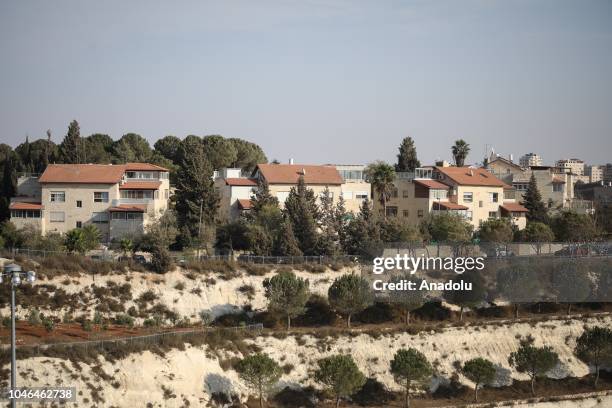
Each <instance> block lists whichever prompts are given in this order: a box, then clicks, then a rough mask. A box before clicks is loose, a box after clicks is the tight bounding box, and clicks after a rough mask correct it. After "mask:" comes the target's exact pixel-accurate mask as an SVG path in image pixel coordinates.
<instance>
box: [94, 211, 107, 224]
mask: <svg viewBox="0 0 612 408" xmlns="http://www.w3.org/2000/svg"><path fill="white" fill-rule="evenodd" d="M91 222H93V223H94V224H108V213H107V212H95V213H92V214H91Z"/></svg>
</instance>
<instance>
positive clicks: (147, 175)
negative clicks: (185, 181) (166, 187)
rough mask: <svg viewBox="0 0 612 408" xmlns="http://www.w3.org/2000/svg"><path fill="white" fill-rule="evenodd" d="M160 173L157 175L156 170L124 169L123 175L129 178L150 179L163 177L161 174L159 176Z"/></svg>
mask: <svg viewBox="0 0 612 408" xmlns="http://www.w3.org/2000/svg"><path fill="white" fill-rule="evenodd" d="M162 174H164V173H161V174H159V175H158V172H156V171H126V172H125V177H126V178H129V179H145V180H152V179H157V178H163V176H161V175H162ZM166 174H167V173H166ZM160 176H161V177H160Z"/></svg>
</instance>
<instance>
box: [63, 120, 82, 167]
mask: <svg viewBox="0 0 612 408" xmlns="http://www.w3.org/2000/svg"><path fill="white" fill-rule="evenodd" d="M80 148H81V131H80V129H79V122H77V121H76V120H73V121H72V122H70V126H68V133H67V134H66V137H64V140H63V141H62V144H61V145H60V157H61V160H62V162H64V163H67V164H78V163H80V159H81V155H80Z"/></svg>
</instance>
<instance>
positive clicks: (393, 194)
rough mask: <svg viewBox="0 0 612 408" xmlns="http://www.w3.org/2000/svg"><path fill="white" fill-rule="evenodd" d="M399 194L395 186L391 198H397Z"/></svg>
mask: <svg viewBox="0 0 612 408" xmlns="http://www.w3.org/2000/svg"><path fill="white" fill-rule="evenodd" d="M398 194H399V191H398V190H397V188H395V187H394V188H393V190H391V198H397V197H398Z"/></svg>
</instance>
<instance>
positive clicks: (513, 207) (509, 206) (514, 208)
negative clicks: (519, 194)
mask: <svg viewBox="0 0 612 408" xmlns="http://www.w3.org/2000/svg"><path fill="white" fill-rule="evenodd" d="M500 207H501V208H503V209H504V210H506V211H508V212H528V211H529V210H528V209H526V208H525V207H523V206H522V205H520V204H519V203H504V204H503V205H500Z"/></svg>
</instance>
